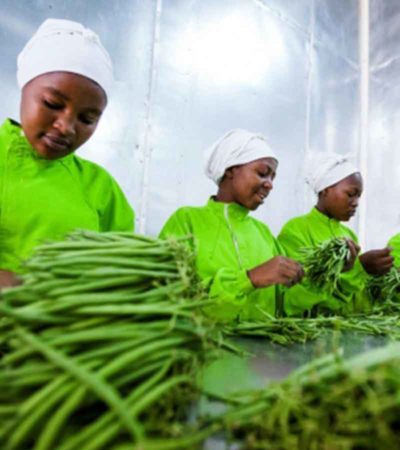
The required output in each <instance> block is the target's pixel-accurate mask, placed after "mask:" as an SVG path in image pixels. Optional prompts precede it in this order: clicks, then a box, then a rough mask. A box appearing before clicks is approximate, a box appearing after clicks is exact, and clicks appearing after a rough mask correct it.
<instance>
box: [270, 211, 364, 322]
mask: <svg viewBox="0 0 400 450" xmlns="http://www.w3.org/2000/svg"><path fill="white" fill-rule="evenodd" d="M335 237H345V238H349V239H352V240H353V241H354V242H355V243H357V241H358V240H357V236H356V235H355V233H354V232H353V231H352V230H350V228H348V227H346V226H344V225H343V224H342V223H340V222H339V221H338V220H336V219H330V218H329V217H327V216H326V215H325V214H322V213H320V212H319V211H318V210H317V209H316V208H313V209H312V210H311V211H310V212H309V213H308V214H305V215H304V216H300V217H295V218H294V219H291V220H289V222H287V223H286V225H285V226H284V227H283V228H282V230H281V232H280V234H279V236H278V241H279V243H280V244H281V245H282V247H283V248H284V250H285V251H286V253H287V256H289V257H291V258H293V259H296V260H299V259H301V253H300V249H301V248H303V247H314V246H316V245H318V244H320V243H321V242H323V241H326V240H328V239H332V238H335ZM366 279H367V273H366V272H365V270H364V268H363V267H362V265H361V262H360V260H359V259H358V258H357V259H356V261H355V264H354V266H353V268H352V269H351V270H349V271H348V272H344V273H342V274H341V276H340V280H339V285H338V289H337V290H336V291H335V292H333V294H329V293H327V292H324V291H316V290H314V289H312V288H311V287H310V286H309V285H308V284H307V279H306V278H304V279H303V281H302V282H301V283H299V284H297V285H295V286H293V287H292V288H290V289H287V290H286V291H285V299H284V305H285V312H286V314H288V315H290V316H292V315H301V314H302V313H303V312H305V311H309V310H311V309H312V308H313V307H314V306H315V305H318V309H322V310H333V311H336V312H342V313H345V312H350V311H357V310H359V309H362V308H364V306H365V305H364V303H365V298H364V294H363V292H364V287H365V282H366Z"/></svg>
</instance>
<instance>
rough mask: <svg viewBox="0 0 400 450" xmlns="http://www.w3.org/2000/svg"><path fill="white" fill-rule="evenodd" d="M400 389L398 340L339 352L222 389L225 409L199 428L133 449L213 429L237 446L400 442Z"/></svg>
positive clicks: (339, 448)
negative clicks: (349, 353)
mask: <svg viewBox="0 0 400 450" xmlns="http://www.w3.org/2000/svg"><path fill="white" fill-rule="evenodd" d="M399 396H400V344H398V343H393V344H390V345H387V346H384V347H380V348H378V349H374V350H371V351H368V352H365V353H362V354H359V355H357V356H355V357H353V358H351V359H348V360H345V359H343V357H342V355H341V354H340V352H337V353H336V354H328V355H326V356H323V357H321V358H318V359H315V360H313V361H311V362H310V363H308V364H305V365H303V366H301V367H299V368H298V369H296V370H295V371H293V372H292V373H291V374H290V375H289V376H288V377H287V378H286V379H285V380H283V381H281V382H278V383H274V384H270V385H268V386H267V387H266V388H265V389H261V390H260V389H257V390H253V391H250V392H242V393H240V394H236V395H235V396H232V397H227V396H221V398H219V401H220V402H221V403H222V404H225V406H226V409H225V410H224V409H223V408H221V409H222V411H223V412H222V413H220V414H219V415H218V414H217V415H213V416H212V417H204V418H203V420H202V423H201V426H200V427H199V430H198V431H197V432H194V433H191V434H188V435H186V436H184V437H180V438H176V439H168V440H159V439H152V440H148V441H146V442H145V443H144V444H143V446H142V447H138V446H136V447H134V448H133V449H132V450H142V449H146V450H179V449H191V450H194V449H200V448H202V447H201V442H202V441H204V440H205V439H207V438H208V437H209V436H212V435H214V434H215V433H218V434H219V435H220V436H221V435H222V436H224V437H225V438H226V439H227V440H228V441H230V443H231V444H233V448H238V449H240V450H264V449H271V450H293V449H302V450H303V449H304V450H317V449H326V450H328V449H329V450H358V449H363V450H381V449H386V448H387V449H389V448H390V449H392V448H399V442H400V431H399V417H400V401H399ZM212 398H213V399H214V400H216V399H218V395H216V394H215V393H214V394H213V395H212ZM221 409H220V410H221ZM229 448H231V447H229ZM128 449H129V447H128V446H121V447H119V450H128Z"/></svg>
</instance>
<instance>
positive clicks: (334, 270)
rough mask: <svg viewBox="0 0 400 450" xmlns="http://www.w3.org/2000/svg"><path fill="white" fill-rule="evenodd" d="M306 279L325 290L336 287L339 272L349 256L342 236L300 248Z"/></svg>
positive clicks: (328, 290)
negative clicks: (313, 245)
mask: <svg viewBox="0 0 400 450" xmlns="http://www.w3.org/2000/svg"><path fill="white" fill-rule="evenodd" d="M301 254H302V256H301V259H300V262H301V263H302V264H303V267H304V272H305V275H306V277H307V279H306V281H307V282H309V283H310V284H311V285H312V286H313V287H315V288H317V289H321V290H326V291H327V292H333V291H335V289H336V288H337V284H338V281H339V277H340V274H341V273H342V271H343V268H344V267H345V265H346V262H347V261H348V258H349V257H350V249H349V246H348V244H347V241H346V240H345V239H343V238H334V239H328V240H326V241H324V242H321V243H320V244H318V245H316V246H315V247H307V248H302V249H301Z"/></svg>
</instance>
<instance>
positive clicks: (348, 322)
mask: <svg viewBox="0 0 400 450" xmlns="http://www.w3.org/2000/svg"><path fill="white" fill-rule="evenodd" d="M334 330H336V331H351V332H354V333H360V334H366V335H373V336H387V337H389V338H391V339H395V340H400V316H399V315H398V314H387V313H382V312H380V313H379V312H378V311H376V312H374V313H373V314H353V315H351V316H329V317H324V316H318V317H315V318H308V319H302V318H294V317H287V318H273V317H271V318H270V319H265V320H259V321H257V322H241V323H239V324H233V325H230V326H225V329H224V331H225V333H226V334H227V335H230V336H231V335H236V336H237V335H241V336H253V337H262V338H264V339H267V340H269V341H271V342H274V343H276V344H279V345H284V346H288V345H292V344H294V343H305V342H307V341H311V340H315V339H317V338H318V337H320V336H322V335H325V334H326V333H328V332H329V331H334Z"/></svg>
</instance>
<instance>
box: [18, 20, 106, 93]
mask: <svg viewBox="0 0 400 450" xmlns="http://www.w3.org/2000/svg"><path fill="white" fill-rule="evenodd" d="M56 71H64V72H72V73H77V74H79V75H83V76H85V77H87V78H90V79H91V80H93V81H95V82H96V83H98V84H99V85H100V86H101V87H102V88H103V90H104V91H105V93H106V95H108V94H109V91H110V88H111V86H112V82H113V68H112V62H111V59H110V56H109V54H108V53H107V50H106V49H105V48H104V47H103V45H102V44H101V42H100V39H99V37H98V35H97V34H96V33H94V32H93V31H92V30H90V29H88V28H85V27H84V26H83V25H81V24H80V23H78V22H72V21H71V20H61V19H47V20H45V21H44V22H43V23H42V25H40V27H39V28H38V30H37V31H36V33H35V34H34V35H33V36H32V38H31V39H30V40H29V41H28V43H27V44H26V45H25V47H24V49H23V50H22V52H21V53H20V54H19V55H18V71H17V80H18V85H19V87H20V88H21V89H22V88H23V87H24V86H25V84H26V83H28V82H29V81H31V80H33V79H34V78H36V77H37V76H39V75H42V74H44V73H48V72H56Z"/></svg>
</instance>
